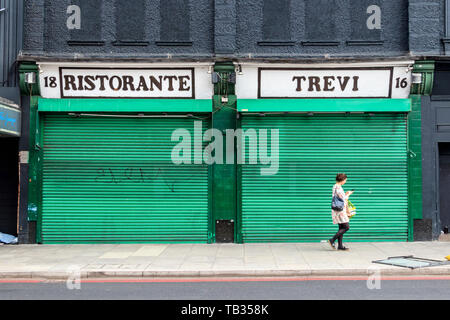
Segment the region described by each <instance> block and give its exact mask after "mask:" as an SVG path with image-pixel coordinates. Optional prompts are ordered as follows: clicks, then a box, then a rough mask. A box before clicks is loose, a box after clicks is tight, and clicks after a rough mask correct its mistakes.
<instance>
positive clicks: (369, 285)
mask: <svg viewBox="0 0 450 320" xmlns="http://www.w3.org/2000/svg"><path fill="white" fill-rule="evenodd" d="M34 281H36V280H34ZM111 281H112V282H111ZM42 299H44V300H55V299H56V300H80V299H81V300H99V299H100V300H117V299H118V300H129V299H131V300H142V299H145V300H311V299H313V300H379V299H381V300H427V299H433V300H450V277H421V278H417V277H415V278H399V277H397V278H385V279H381V280H378V279H369V280H368V279H367V278H365V277H347V278H315V279H314V278H269V279H268V278H265V279H258V278H252V279H248V278H247V279H239V278H237V279H236V278H231V279H230V278H223V279H201V278H200V279H167V280H164V279H123V280H118V279H114V280H105V279H103V280H102V279H100V280H82V281H81V282H77V281H58V282H55V281H53V282H49V281H36V282H30V280H23V281H16V280H1V281H0V300H42Z"/></svg>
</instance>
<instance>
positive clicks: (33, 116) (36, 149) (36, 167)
mask: <svg viewBox="0 0 450 320" xmlns="http://www.w3.org/2000/svg"><path fill="white" fill-rule="evenodd" d="M27 73H35V74H36V83H34V84H29V83H26V82H25V75H26V74H27ZM19 79H20V91H21V95H23V96H28V97H29V98H30V116H29V119H30V120H29V121H30V122H29V124H28V126H29V160H28V221H37V232H36V242H37V243H39V242H41V228H40V218H41V215H40V210H41V199H42V198H41V175H42V170H41V164H42V150H41V147H40V124H39V121H40V120H39V113H38V96H39V95H40V92H39V70H38V66H37V65H36V64H34V63H22V64H21V65H20V67H19Z"/></svg>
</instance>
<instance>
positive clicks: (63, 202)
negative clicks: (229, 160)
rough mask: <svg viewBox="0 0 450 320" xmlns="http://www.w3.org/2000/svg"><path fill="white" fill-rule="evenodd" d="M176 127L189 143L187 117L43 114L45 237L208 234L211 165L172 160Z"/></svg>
mask: <svg viewBox="0 0 450 320" xmlns="http://www.w3.org/2000/svg"><path fill="white" fill-rule="evenodd" d="M197 121H198V120H197ZM207 126H208V124H207V123H206V122H204V123H203V130H206V129H207ZM177 128H184V129H187V130H189V131H190V133H191V135H192V137H193V138H192V143H194V135H193V128H194V120H193V119H189V118H123V117H115V118H111V117H86V116H82V117H79V118H75V117H70V116H67V115H46V116H45V119H44V130H43V154H44V161H43V186H42V194H43V199H42V242H43V243H119V242H176V241H180V242H207V231H208V166H207V165H205V164H199V165H195V164H192V165H187V164H181V165H175V164H173V163H172V161H171V151H172V148H173V147H174V146H175V145H176V144H177V143H178V141H176V142H171V135H172V132H173V130H175V129H177ZM192 155H193V153H192Z"/></svg>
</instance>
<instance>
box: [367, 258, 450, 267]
mask: <svg viewBox="0 0 450 320" xmlns="http://www.w3.org/2000/svg"><path fill="white" fill-rule="evenodd" d="M372 262H373V263H381V264H388V265H391V266H397V267H404V268H410V269H417V268H425V267H434V266H441V265H446V264H450V261H439V260H432V259H425V258H416V257H414V256H399V257H389V258H387V259H383V260H376V261H372Z"/></svg>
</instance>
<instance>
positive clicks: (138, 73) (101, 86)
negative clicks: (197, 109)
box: [40, 67, 195, 99]
mask: <svg viewBox="0 0 450 320" xmlns="http://www.w3.org/2000/svg"><path fill="white" fill-rule="evenodd" d="M40 80H41V81H40V85H41V92H44V93H46V92H51V91H52V90H54V91H56V90H59V93H60V97H61V98H184V99H194V98H195V89H194V85H195V80H194V68H173V69H172V68H151V69H133V68H129V69H107V68H65V67H60V68H59V74H58V75H51V74H43V75H42V76H41V79H40Z"/></svg>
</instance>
